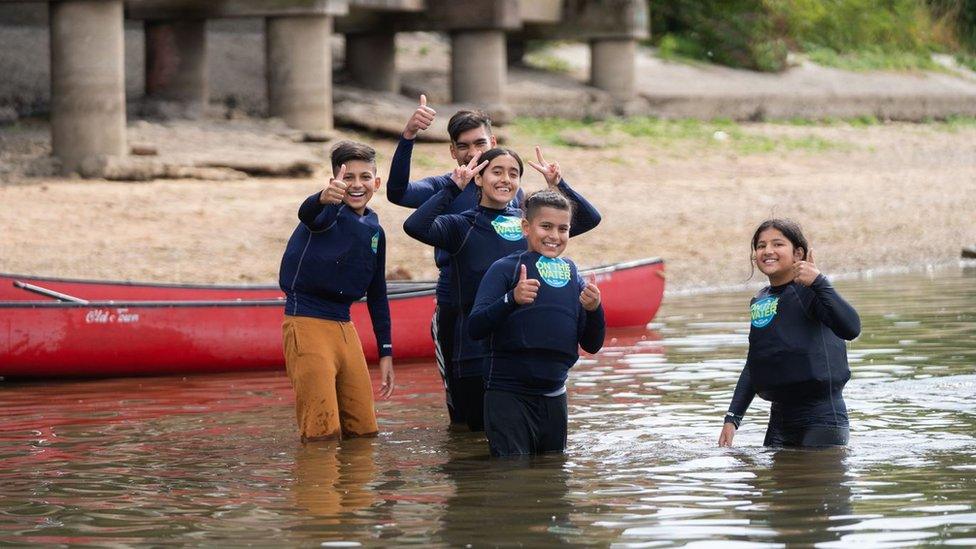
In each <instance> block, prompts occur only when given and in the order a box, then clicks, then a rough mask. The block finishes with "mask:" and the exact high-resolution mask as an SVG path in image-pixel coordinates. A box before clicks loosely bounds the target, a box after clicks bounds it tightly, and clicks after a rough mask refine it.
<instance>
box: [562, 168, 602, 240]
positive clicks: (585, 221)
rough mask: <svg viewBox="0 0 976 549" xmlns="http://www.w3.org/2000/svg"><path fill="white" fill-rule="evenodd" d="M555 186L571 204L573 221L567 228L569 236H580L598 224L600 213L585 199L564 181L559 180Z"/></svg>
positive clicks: (600, 218)
mask: <svg viewBox="0 0 976 549" xmlns="http://www.w3.org/2000/svg"><path fill="white" fill-rule="evenodd" d="M557 186H558V187H559V190H560V192H562V193H563V194H564V195H566V198H568V199H570V200H571V201H572V202H573V220H572V222H571V223H570V226H569V236H571V237H573V236H578V235H581V234H583V233H585V232H586V231H589V230H591V229H593V228H595V227H596V226H597V225H599V224H600V221H601V220H602V219H603V218H602V217H600V212H598V211H597V209H596V208H595V207H594V206H593V204H590V202H589V201H588V200H587V199H585V198H583V197H582V196H581V195H580V194H579V193H577V192H576V191H574V190H573V188H572V187H570V186H569V184H568V183H566V180H564V179H560V180H559V185H557Z"/></svg>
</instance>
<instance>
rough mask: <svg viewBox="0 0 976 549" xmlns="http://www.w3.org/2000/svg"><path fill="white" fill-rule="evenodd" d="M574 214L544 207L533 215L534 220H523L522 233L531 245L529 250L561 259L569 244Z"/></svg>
mask: <svg viewBox="0 0 976 549" xmlns="http://www.w3.org/2000/svg"><path fill="white" fill-rule="evenodd" d="M571 220H572V214H570V212H569V210H560V209H558V208H551V207H549V206H543V207H541V208H538V209H537V210H536V211H535V212H533V213H532V219H523V220H522V233H523V234H524V235H525V239H526V240H527V241H528V243H529V250H530V251H533V252H537V253H539V254H542V255H544V256H546V257H550V258H552V257H559V256H560V255H561V254H562V253H563V252H564V251H565V250H566V243H567V242H569V224H570V221H571Z"/></svg>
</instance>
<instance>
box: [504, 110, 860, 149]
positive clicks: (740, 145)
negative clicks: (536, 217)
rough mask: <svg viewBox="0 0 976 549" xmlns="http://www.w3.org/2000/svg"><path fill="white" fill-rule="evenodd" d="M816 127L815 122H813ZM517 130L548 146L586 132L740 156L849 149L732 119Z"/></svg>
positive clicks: (558, 123)
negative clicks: (763, 131)
mask: <svg viewBox="0 0 976 549" xmlns="http://www.w3.org/2000/svg"><path fill="white" fill-rule="evenodd" d="M811 125H812V123H811ZM513 128H514V131H515V132H517V133H519V134H521V135H523V136H525V137H527V138H531V139H534V140H537V141H540V142H542V143H545V144H551V145H558V146H563V147H571V146H573V145H572V143H571V142H569V141H567V140H566V139H565V138H564V137H563V134H564V132H569V131H573V132H578V131H586V132H589V133H590V134H592V135H594V136H597V137H602V138H605V139H606V140H607V142H608V143H610V144H619V143H620V142H624V141H633V140H635V139H637V140H641V141H643V142H645V143H648V144H650V145H655V146H659V147H698V148H700V147H707V148H726V149H729V150H732V151H734V152H736V153H738V154H763V153H771V152H777V151H798V150H802V151H811V152H822V151H827V150H835V149H839V148H844V147H846V146H848V144H846V143H841V142H836V141H830V140H827V139H824V138H821V137H819V136H815V135H806V136H801V137H782V138H773V137H769V136H764V135H757V134H755V133H753V132H750V131H748V129H747V128H746V127H745V126H743V125H740V124H738V123H736V122H733V121H731V120H724V119H717V120H711V121H700V120H692V119H680V120H662V119H659V118H650V117H631V118H612V119H608V120H600V121H592V120H591V121H586V120H584V121H580V120H566V119H562V118H518V119H516V121H515V123H514V124H513Z"/></svg>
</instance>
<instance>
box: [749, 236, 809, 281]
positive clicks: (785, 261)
mask: <svg viewBox="0 0 976 549" xmlns="http://www.w3.org/2000/svg"><path fill="white" fill-rule="evenodd" d="M801 259H803V249H802V248H796V247H794V246H793V243H792V242H790V240H789V239H788V238H786V236H785V235H784V234H783V233H782V232H781V231H780V230H779V229H773V228H769V229H766V230H765V231H763V232H761V233H759V238H757V239H756V249H755V250H753V260H754V261H755V262H756V267H758V268H759V271H760V272H762V274H764V275H766V276H768V277H769V283H770V284H772V285H773V286H780V285H782V284H786V283H787V282H789V281H790V280H791V279H792V271H791V269H792V268H793V264H794V263H796V262H797V261H800V260H801Z"/></svg>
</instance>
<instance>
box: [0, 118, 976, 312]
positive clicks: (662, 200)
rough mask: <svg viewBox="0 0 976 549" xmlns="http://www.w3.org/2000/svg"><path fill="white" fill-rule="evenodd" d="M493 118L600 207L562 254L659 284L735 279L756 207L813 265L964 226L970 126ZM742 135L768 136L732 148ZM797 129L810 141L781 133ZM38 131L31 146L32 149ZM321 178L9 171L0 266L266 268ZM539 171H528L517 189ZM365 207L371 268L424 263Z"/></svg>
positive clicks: (202, 144)
mask: <svg viewBox="0 0 976 549" xmlns="http://www.w3.org/2000/svg"><path fill="white" fill-rule="evenodd" d="M136 130H137V128H135V129H133V128H130V132H134V131H136ZM506 130H507V131H508V133H510V137H509V141H508V143H507V146H510V147H512V148H514V149H515V150H516V151H520V152H521V153H522V154H524V155H529V154H531V151H532V147H533V146H534V145H535V144H536V143H539V144H541V145H542V146H543V148H544V150H545V152H546V155H547V159H550V160H557V161H559V163H560V164H561V165H562V167H563V172H564V176H565V178H566V180H567V181H568V182H569V183H570V184H571V185H572V186H573V187H574V188H575V189H576V190H577V191H579V192H580V193H581V194H583V195H584V196H586V197H587V198H588V199H589V200H590V201H591V202H592V203H593V204H594V205H595V206H596V207H597V208H598V209H599V210H600V212H601V213H602V215H603V222H602V223H601V224H600V226H599V227H597V228H596V229H595V230H593V231H591V232H590V233H587V234H584V235H581V236H579V237H577V238H574V239H573V240H572V241H571V243H570V245H569V249H568V252H567V255H568V256H569V257H572V258H573V259H574V260H576V261H577V263H579V264H580V265H582V266H595V265H600V264H607V263H616V262H621V261H629V260H635V259H640V258H645V257H661V258H663V259H664V260H665V262H666V265H667V277H668V278H667V288H668V292H669V295H678V293H677V292H684V291H689V290H695V289H701V288H711V287H727V286H729V285H730V284H733V285H738V283H739V281H743V282H744V283H748V276H749V259H748V257H749V250H748V246H749V238H750V237H751V234H752V230H753V229H754V227H755V226H756V225H757V224H758V223H759V222H760V221H761V220H762V219H764V218H765V217H768V216H770V215H775V216H782V217H791V218H794V219H797V220H798V221H800V222H801V224H803V226H804V228H805V230H806V232H807V236H808V238H809V239H810V241H811V246H812V247H813V248H814V249H815V250H816V251H817V257H818V261H820V263H821V264H820V267H821V269H822V270H823V271H824V272H826V273H827V274H834V273H852V272H858V271H864V270H866V269H876V268H889V267H896V266H912V265H921V264H929V263H941V262H949V261H953V260H956V259H957V258H958V257H959V252H960V249H961V247H963V246H971V245H973V244H974V243H976V221H974V217H973V215H972V212H974V211H976V126H964V127H960V128H947V127H945V126H944V125H937V124H922V125H918V124H883V125H875V126H868V127H853V126H849V125H844V124H840V125H826V126H791V125H777V124H747V125H742V126H741V127H740V129H739V130H738V131H739V132H740V133H741V135H732V137H730V138H728V139H726V140H721V141H716V140H713V139H711V138H710V137H705V138H702V137H700V136H684V137H681V136H674V137H668V138H666V139H663V140H662V139H658V138H656V137H644V136H636V137H635V136H630V135H622V136H621V135H615V134H610V135H601V136H600V139H601V140H603V141H605V145H604V146H602V147H600V148H583V147H572V146H568V145H566V144H565V143H563V142H562V141H561V140H560V139H552V138H547V137H546V136H544V135H540V134H538V133H533V132H531V131H528V130H525V129H519V128H518V127H517V126H516V127H512V128H506ZM342 133H343V135H342V137H344V138H351V139H359V140H364V141H367V142H369V143H371V144H372V145H373V146H374V147H376V149H377V151H378V153H379V166H380V168H379V172H380V175H381V176H382V177H383V179H384V180H385V178H386V175H387V174H388V170H389V159H390V157H391V156H392V154H393V150H394V148H395V147H396V142H395V141H393V140H390V139H383V138H376V137H374V136H370V135H365V134H360V133H355V132H348V131H344V132H342ZM153 135H156V137H155V139H157V142H156V144H157V145H159V146H160V148H161V149H162V150H163V151H165V149H166V147H167V146H168V145H167V143H169V141H167V140H172V141H174V142H176V141H179V142H188V143H183V145H184V146H190V147H196V148H207V147H220V146H226V144H225V143H223V142H221V141H216V142H211V141H209V140H211V139H221V136H226V135H229V134H228V133H226V132H223V133H221V132H217V133H215V134H214V135H210V134H206V133H199V134H197V133H192V132H190V133H187V132H180V131H177V130H172V131H169V132H168V133H167V132H156V133H154V134H153ZM0 138H2V139H3V141H2V143H3V144H4V147H3V149H5V150H6V151H14V152H16V151H20V150H22V149H23V148H22V147H20V146H19V145H18V144H17V139H18V136H17V135H16V132H0ZM750 139H751V140H753V141H755V140H756V139H760V140H762V141H759V142H760V143H766V144H768V145H769V147H767V148H768V149H769V150H766V148H759V149H756V148H755V147H743V146H742V144H743V143H744V142H747V141H748V140H750ZM798 140H800V142H804V141H802V140H808V141H809V140H814V141H813V142H814V143H815V144H817V146H816V147H812V148H811V147H800V148H797V147H789V146H786V145H783V144H788V143H792V142H796V141H798ZM737 142H738V144H737ZM822 143H825V144H827V145H829V146H820V144H822ZM8 145H9V146H8ZM247 146H248V145H247V143H244V142H242V144H241V145H240V147H239V148H240V151H239V152H240V154H245V155H246V154H253V155H261V154H262V153H261V149H260V148H256V149H253V150H252V149H248V148H247ZM317 146H318V147H323V148H324V147H327V146H328V145H317ZM38 147H40V148H39V149H38V150H37V151H33V152H31V154H33V155H34V156H37V155H42V156H43V154H46V153H45V151H44V150H43V146H42V145H38ZM28 149H29V148H28ZM754 149H755V150H754ZM303 151H305V152H307V149H303ZM320 152H321V151H320ZM0 160H2V159H0ZM450 168H451V160H450V157H449V155H448V153H447V146H446V145H444V144H430V143H418V144H417V145H416V146H415V149H414V156H413V164H412V177H414V178H416V177H421V176H425V175H431V174H441V173H445V172H446V171H448V170H449V169H450ZM323 182H324V180H323V178H322V176H321V174H316V175H315V176H312V177H308V178H301V179H271V178H253V177H252V178H247V179H243V180H238V181H222V182H206V181H196V180H156V181H150V182H142V183H123V182H110V181H100V180H94V181H89V180H72V179H64V178H52V177H30V176H27V175H19V176H18V177H16V178H15V179H13V180H12V181H11V183H10V184H0V204H2V207H0V235H2V239H0V271H3V272H15V273H21V274H31V275H38V276H42V275H46V276H58V277H70V278H88V279H118V280H123V279H128V280H144V281H149V282H187V283H191V282H192V283H224V284H234V283H262V284H273V283H275V282H276V280H277V271H278V263H279V261H280V258H281V253H282V251H283V250H284V245H285V242H286V241H287V239H288V237H289V236H290V234H291V232H292V230H293V229H294V227H295V224H296V222H297V219H296V212H297V209H298V206H299V204H300V203H301V201H302V200H303V199H304V198H305V197H306V196H308V195H309V194H312V193H314V192H316V191H318V190H319V189H321V186H322V184H323ZM543 185H544V183H543V181H542V178H541V176H540V175H538V174H536V173H535V172H534V171H532V170H531V169H529V170H528V171H527V172H526V174H525V176H524V178H523V187H524V188H525V189H526V190H533V189H536V188H540V187H542V186H543ZM371 206H373V207H374V208H375V209H376V211H377V213H378V214H379V216H380V220H381V222H382V224H383V226H384V227H385V229H386V232H387V238H388V249H389V252H388V263H387V271H388V272H391V273H392V272H393V271H398V270H399V271H402V272H405V273H407V274H409V275H410V277H411V278H413V279H416V280H421V279H428V280H429V279H433V278H435V277H436V269H435V267H434V264H433V253H432V250H431V249H430V248H429V247H427V246H424V245H422V244H420V243H418V242H415V241H413V240H411V239H410V238H409V237H407V236H406V235H405V234H404V233H403V231H402V227H401V226H402V223H403V220H404V219H405V218H406V217H407V215H409V213H410V212H411V211H412V210H409V209H406V208H401V207H399V206H395V205H393V204H390V202H389V201H388V200H387V199H386V196H385V190H384V189H382V188H381V190H380V191H379V192H378V193H377V195H376V196H375V197H374V199H373V202H372V203H371ZM753 280H754V281H756V280H757V279H756V278H755V277H754V278H753ZM757 283H758V282H757Z"/></svg>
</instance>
